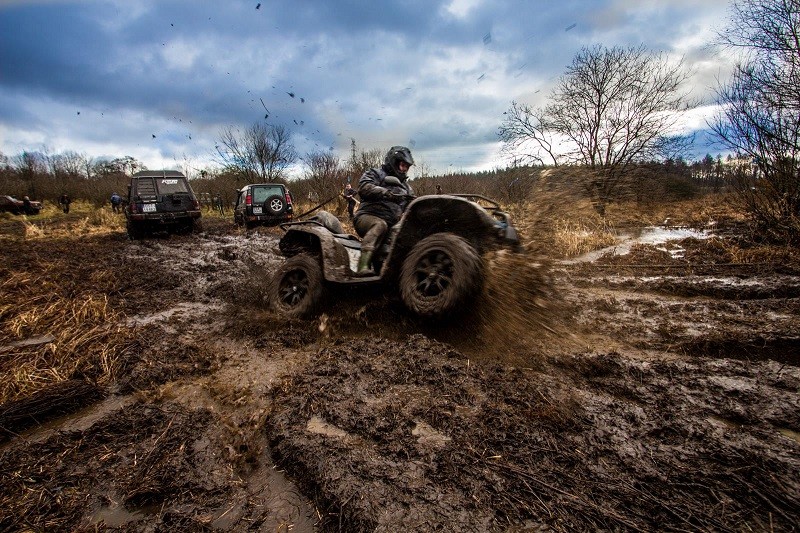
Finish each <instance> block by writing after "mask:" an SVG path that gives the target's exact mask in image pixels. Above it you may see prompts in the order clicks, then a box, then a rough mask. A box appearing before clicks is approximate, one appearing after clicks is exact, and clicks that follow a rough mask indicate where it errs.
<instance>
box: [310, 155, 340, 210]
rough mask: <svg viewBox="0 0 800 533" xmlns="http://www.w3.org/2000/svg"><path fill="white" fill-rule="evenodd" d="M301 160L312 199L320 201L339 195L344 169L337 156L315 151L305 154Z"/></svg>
mask: <svg viewBox="0 0 800 533" xmlns="http://www.w3.org/2000/svg"><path fill="white" fill-rule="evenodd" d="M303 162H304V163H305V165H306V167H307V170H306V173H305V174H306V175H305V178H306V180H308V188H309V192H310V193H311V195H313V200H314V201H317V202H322V201H325V200H328V199H329V198H335V197H338V196H339V193H340V192H341V190H342V187H343V185H344V182H345V171H344V169H342V167H341V166H340V164H339V158H338V157H336V156H335V155H333V154H332V153H331V152H328V151H317V152H311V153H309V154H307V155H306V156H305V157H304V158H303ZM340 203H341V202H340Z"/></svg>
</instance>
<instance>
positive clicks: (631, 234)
mask: <svg viewBox="0 0 800 533" xmlns="http://www.w3.org/2000/svg"><path fill="white" fill-rule="evenodd" d="M711 237H713V233H711V231H710V230H696V229H691V228H674V227H660V226H647V227H644V228H639V229H636V230H626V231H624V232H621V233H619V234H618V235H617V240H618V242H617V243H616V244H614V245H612V246H607V247H606V248H601V249H600V250H594V251H592V252H589V253H586V254H583V255H581V256H578V257H575V258H573V259H568V260H566V261H563V263H564V264H575V263H588V262H592V261H596V260H597V259H599V258H601V257H603V256H605V255H627V254H629V253H630V251H631V248H633V246H634V245H636V244H649V245H661V244H665V243H668V242H670V241H679V240H682V239H690V238H691V239H709V238H711ZM665 251H668V252H669V253H670V255H671V256H672V257H676V258H677V257H681V256H682V254H683V252H684V251H685V250H683V248H680V247H671V248H670V249H668V250H667V249H665Z"/></svg>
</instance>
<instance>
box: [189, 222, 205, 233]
mask: <svg viewBox="0 0 800 533" xmlns="http://www.w3.org/2000/svg"><path fill="white" fill-rule="evenodd" d="M190 232H191V233H203V221H202V220H197V219H194V220H192V224H191V227H190Z"/></svg>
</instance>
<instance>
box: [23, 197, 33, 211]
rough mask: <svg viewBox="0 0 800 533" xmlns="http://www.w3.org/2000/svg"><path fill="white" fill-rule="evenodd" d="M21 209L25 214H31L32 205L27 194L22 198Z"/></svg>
mask: <svg viewBox="0 0 800 533" xmlns="http://www.w3.org/2000/svg"><path fill="white" fill-rule="evenodd" d="M22 210H23V211H25V214H26V215H32V214H33V206H32V205H31V199H30V198H29V197H28V196H27V195H26V196H24V197H23V198H22Z"/></svg>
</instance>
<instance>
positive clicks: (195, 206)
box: [192, 198, 200, 209]
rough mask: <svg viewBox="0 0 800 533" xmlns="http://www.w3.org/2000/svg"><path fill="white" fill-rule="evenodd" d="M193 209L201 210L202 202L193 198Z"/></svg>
mask: <svg viewBox="0 0 800 533" xmlns="http://www.w3.org/2000/svg"><path fill="white" fill-rule="evenodd" d="M192 209H200V202H198V201H197V198H192Z"/></svg>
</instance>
